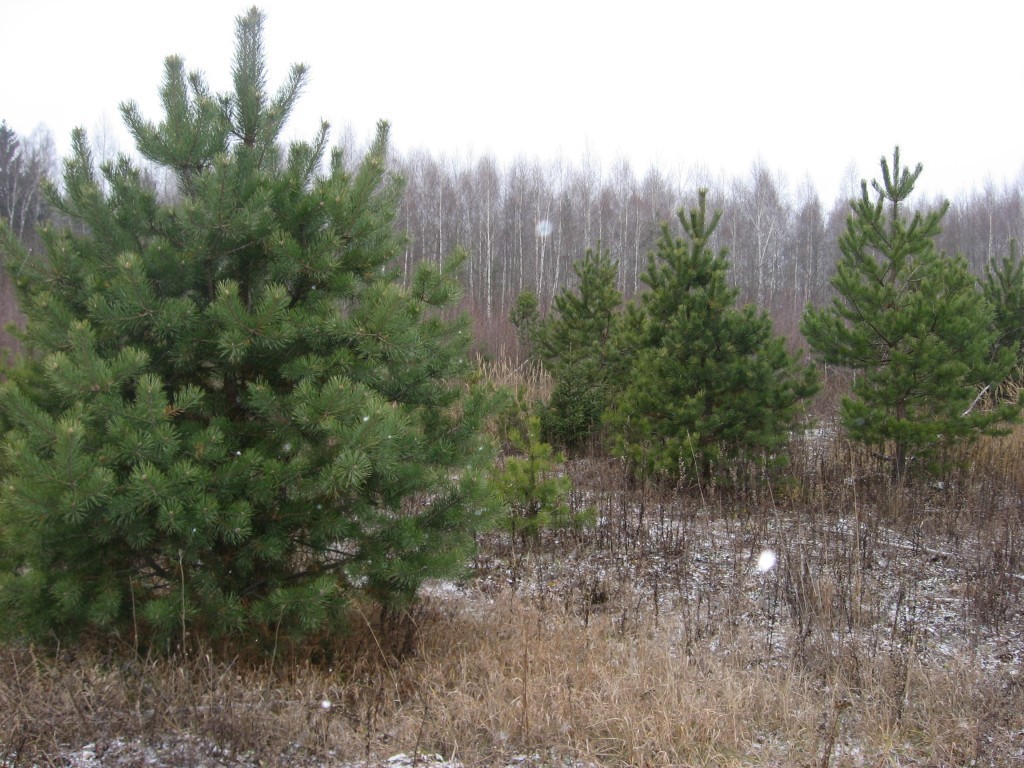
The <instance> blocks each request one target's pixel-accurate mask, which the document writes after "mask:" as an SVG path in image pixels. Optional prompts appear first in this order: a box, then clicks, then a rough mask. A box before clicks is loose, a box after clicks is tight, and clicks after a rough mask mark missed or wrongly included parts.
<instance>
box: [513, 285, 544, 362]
mask: <svg viewBox="0 0 1024 768" xmlns="http://www.w3.org/2000/svg"><path fill="white" fill-rule="evenodd" d="M508 319H509V322H510V323H512V325H513V326H515V329H516V336H517V337H518V339H519V345H520V347H521V348H522V349H523V350H524V352H525V353H526V354H529V353H530V351H531V350H532V349H533V334H534V330H535V329H536V327H537V323H538V322H539V321H540V302H539V301H538V300H537V294H535V293H534V292H533V291H521V292H520V293H519V295H518V296H516V303H515V304H514V305H513V306H512V311H511V312H509V316H508Z"/></svg>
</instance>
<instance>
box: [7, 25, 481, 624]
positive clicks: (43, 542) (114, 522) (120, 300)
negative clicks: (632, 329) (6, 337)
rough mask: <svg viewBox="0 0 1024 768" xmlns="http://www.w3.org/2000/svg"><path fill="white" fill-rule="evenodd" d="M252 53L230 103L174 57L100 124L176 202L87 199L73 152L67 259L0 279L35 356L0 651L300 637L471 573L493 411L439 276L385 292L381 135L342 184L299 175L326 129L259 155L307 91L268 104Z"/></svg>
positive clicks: (255, 51) (337, 166)
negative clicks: (60, 644) (151, 97)
mask: <svg viewBox="0 0 1024 768" xmlns="http://www.w3.org/2000/svg"><path fill="white" fill-rule="evenodd" d="M262 29H263V16H262V14H261V13H259V12H258V11H257V10H256V9H252V10H251V11H249V12H248V13H247V14H246V15H244V16H242V17H240V18H239V19H238V23H237V49H236V55H235V65H234V89H233V91H232V92H231V93H229V94H227V95H225V96H219V97H218V96H214V95H213V94H211V92H210V91H209V90H208V88H207V86H206V84H205V83H204V81H203V79H202V77H201V76H200V75H198V74H190V75H186V74H185V71H184V68H183V65H182V62H181V60H180V59H177V58H174V57H172V58H169V59H168V60H167V65H166V80H165V83H164V86H163V89H162V97H163V106H164V110H165V117H164V120H163V122H161V123H160V124H159V125H153V124H152V123H150V122H148V121H146V120H144V119H143V118H142V117H141V116H140V114H139V111H138V108H137V107H136V106H135V105H134V104H126V105H125V106H124V107H123V108H122V110H123V114H124V117H125V120H126V122H127V124H128V127H129V128H130V129H131V131H132V133H133V134H134V136H135V138H136V140H137V145H138V150H139V152H140V153H141V154H142V156H143V157H145V158H146V159H148V160H150V161H152V162H153V163H156V164H158V165H160V166H162V167H164V168H167V169H169V170H170V171H172V172H173V173H174V174H175V176H176V178H177V180H178V182H179V188H180V193H181V202H180V204H177V205H175V206H173V207H169V206H167V205H164V204H161V203H160V202H159V201H158V200H157V199H156V197H155V195H154V194H153V192H152V191H151V189H150V188H149V187H148V186H147V185H146V184H145V183H143V179H142V176H141V174H140V172H139V170H138V169H137V168H136V167H135V166H134V165H133V164H132V162H131V161H130V160H129V159H127V158H126V157H121V158H119V159H118V160H117V161H116V162H114V163H111V164H109V165H104V166H103V167H101V168H100V169H99V173H100V174H102V177H103V179H104V180H105V182H106V184H105V185H104V184H102V183H101V180H100V177H99V175H98V174H97V169H96V168H95V166H94V164H93V161H92V158H91V157H90V154H89V149H88V142H87V140H86V137H85V134H84V133H83V132H82V131H76V133H75V134H74V140H73V141H74V146H73V154H72V156H71V159H70V160H69V161H68V162H67V164H66V167H65V172H64V192H63V194H62V195H60V196H59V197H57V198H56V199H55V200H54V203H55V205H56V206H57V208H58V209H59V210H61V211H62V212H64V213H65V214H67V215H68V216H69V217H71V218H72V219H74V220H76V221H80V222H82V223H83V224H84V225H86V226H85V228H86V230H87V234H85V235H81V236H76V235H73V234H72V233H69V232H66V231H64V232H57V231H53V230H50V231H47V232H46V233H45V238H46V244H47V255H46V256H45V257H30V256H29V255H28V254H24V253H22V254H20V255H19V257H18V258H17V259H16V261H19V262H23V263H24V266H23V267H22V271H21V273H20V274H19V275H18V276H17V280H18V288H19V290H20V299H21V304H22V307H23V309H24V311H25V313H26V315H27V316H28V327H27V331H26V333H25V342H26V344H27V345H28V347H29V349H30V350H31V351H32V354H31V355H30V356H28V357H26V358H25V359H23V360H22V361H21V362H20V364H19V366H18V367H17V368H16V369H15V370H14V371H12V372H11V375H10V377H9V379H8V381H6V382H5V383H4V384H3V386H2V388H0V426H2V428H3V436H2V440H0V449H2V453H0V460H2V472H3V488H2V495H0V560H2V563H0V564H2V573H0V605H2V608H3V611H4V615H5V617H7V622H5V627H4V629H5V631H7V632H21V633H25V634H28V635H31V636H33V637H46V636H56V637H66V636H71V635H74V634H75V633H76V632H78V631H80V630H83V629H89V628H93V629H98V630H100V631H111V632H115V631H124V630H127V629H130V628H136V629H137V630H138V631H139V633H140V635H141V636H142V638H141V639H146V638H151V639H153V640H158V639H170V638H172V637H175V636H177V635H178V634H179V632H180V633H181V634H184V633H186V632H187V633H188V634H192V633H195V634H197V635H198V636H206V637H226V636H241V637H248V638H250V639H251V638H254V637H255V638H259V637H261V636H268V637H278V636H280V637H281V638H285V637H287V636H294V637H296V638H302V637H310V636H315V635H317V634H318V633H323V632H327V631H329V630H331V629H332V628H335V627H338V626H339V625H341V624H343V623H344V619H345V607H346V603H347V601H348V600H349V599H351V598H352V597H354V596H357V595H360V594H362V595H366V596H369V597H370V598H372V599H374V600H376V601H377V602H379V603H380V604H381V605H383V606H385V607H388V608H399V607H401V606H404V605H406V604H408V602H409V601H411V600H412V599H414V596H415V594H416V591H417V588H418V587H419V585H420V584H421V583H422V581H423V580H424V579H426V578H428V577H434V576H442V575H446V574H451V573H453V572H455V571H457V570H459V569H461V568H462V567H463V565H464V563H465V562H466V558H467V556H468V554H469V552H470V551H471V548H472V546H473V541H474V533H475V531H476V530H477V529H478V528H479V527H480V525H481V523H482V522H483V512H484V510H486V509H488V503H489V502H488V499H489V498H490V496H489V494H490V490H489V487H488V486H487V483H486V479H485V477H484V476H485V474H486V473H485V467H486V466H487V465H488V463H489V457H488V456H487V453H488V451H487V448H486V445H485V442H484V439H483V438H482V436H481V435H482V431H481V430H482V427H483V425H484V420H485V418H487V416H488V414H489V411H490V408H491V405H490V398H489V396H488V395H486V394H484V393H483V392H481V391H476V390H473V389H471V388H470V387H469V386H468V383H467V382H468V381H469V379H470V374H471V370H470V363H469V360H468V355H467V351H468V345H469V341H470V329H469V327H468V325H467V321H466V319H465V318H464V317H461V318H458V319H455V320H448V319H446V318H447V317H448V314H449V313H448V308H450V307H451V306H452V305H453V304H454V302H455V301H457V299H458V283H457V281H456V279H455V278H456V276H455V271H454V270H455V269H456V268H457V267H458V259H455V260H453V261H452V262H451V263H450V264H449V265H448V266H446V267H444V268H443V269H432V268H430V267H427V266H423V267H421V268H420V269H419V270H418V271H417V272H416V273H415V276H414V277H413V279H412V281H411V285H409V286H408V287H404V286H403V285H401V284H400V283H399V282H398V281H397V278H396V272H395V271H394V270H393V269H392V266H391V263H392V259H393V258H394V257H395V256H396V255H397V254H399V253H400V252H401V247H402V240H401V238H400V237H399V236H397V235H396V234H395V229H394V222H395V218H396V210H397V200H398V195H399V193H400V188H399V186H398V183H397V181H396V180H395V179H393V178H391V177H390V175H389V174H388V172H387V170H386V162H385V161H386V153H387V130H386V126H384V125H382V126H381V128H380V130H379V132H378V135H377V139H376V142H375V143H374V145H373V147H372V149H371V151H370V152H369V154H368V155H367V157H366V159H365V160H364V161H363V162H362V163H361V164H360V165H359V167H358V168H357V169H355V170H354V172H353V171H350V170H349V169H348V168H347V167H346V164H345V162H344V158H343V157H342V156H341V154H340V152H339V151H335V152H334V153H332V154H331V156H330V159H329V162H328V163H327V165H326V167H323V159H324V154H325V151H326V144H327V135H328V133H327V126H326V124H325V125H323V126H322V127H321V129H320V131H319V132H318V134H317V135H316V137H315V138H314V140H313V141H312V142H311V143H294V144H292V145H291V146H290V147H288V148H287V149H286V150H283V149H282V148H281V147H280V145H279V143H278V140H279V137H280V134H281V130H282V127H283V126H284V124H285V121H286V119H287V118H288V115H289V113H290V111H291V109H292V107H293V105H294V103H295V100H296V98H297V97H298V94H299V91H300V90H301V87H302V84H303V82H304V80H305V75H306V70H305V69H304V68H303V67H295V68H293V69H292V71H291V74H290V76H289V78H288V80H287V81H286V83H285V85H284V87H283V88H282V89H281V90H280V91H279V92H278V93H277V94H276V95H271V94H268V93H267V92H266V88H265V79H266V61H265V57H264V53H263V35H262ZM104 188H107V189H109V192H106V193H105V192H104V191H103V190H104ZM6 246H7V248H8V249H11V248H17V245H16V244H15V243H13V242H12V241H11V240H10V239H9V238H8V240H7V242H6Z"/></svg>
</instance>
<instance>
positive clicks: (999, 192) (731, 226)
mask: <svg viewBox="0 0 1024 768" xmlns="http://www.w3.org/2000/svg"><path fill="white" fill-rule="evenodd" d="M104 141H105V144H106V143H109V142H107V141H106V140H105V139H104ZM339 146H340V147H341V148H342V149H343V150H344V152H345V154H346V155H348V156H349V158H350V160H352V161H357V160H359V159H360V158H361V157H362V156H363V155H364V154H365V151H366V150H365V148H363V147H361V146H359V145H358V143H357V142H356V141H355V140H354V138H353V136H352V134H351V132H349V133H346V134H344V135H343V137H342V139H341V140H340V141H339ZM97 149H101V150H102V151H101V152H99V153H98V154H100V156H101V158H102V157H106V158H108V159H112V158H113V157H114V156H115V155H116V152H114V151H112V150H111V148H110V147H108V146H106V145H104V147H102V148H97ZM57 165H58V158H57V157H56V153H55V149H54V144H53V140H52V137H50V136H49V134H48V133H47V132H46V130H45V129H42V128H41V129H37V130H36V131H35V132H34V133H33V135H32V136H30V137H18V136H17V135H16V134H14V132H13V131H11V130H10V129H9V128H7V126H6V125H4V126H3V129H2V131H0V184H2V188H0V215H2V216H3V217H4V220H5V221H7V222H8V224H9V226H10V227H11V228H12V229H13V231H15V233H16V234H17V235H18V236H19V237H21V238H22V239H23V241H26V242H27V243H29V244H33V243H35V244H36V245H38V242H37V240H36V239H35V238H36V236H35V234H34V228H35V226H36V225H37V224H39V223H40V222H42V221H45V220H46V219H47V217H53V216H54V215H55V212H54V211H52V210H49V209H48V208H47V206H46V203H45V199H44V196H43V195H42V193H41V191H40V185H41V184H42V183H47V182H51V181H55V180H56V179H57V177H58V173H57V170H58V169H57ZM388 166H389V168H390V169H391V172H392V173H394V174H396V175H397V176H399V177H400V178H401V179H402V182H403V192H402V196H401V203H400V207H399V214H398V218H397V221H396V226H397V228H398V230H399V231H400V232H402V233H404V234H405V236H406V239H405V245H404V247H403V250H402V253H401V256H400V258H399V260H398V267H399V268H400V269H401V271H402V274H403V276H404V277H405V278H406V279H408V278H409V276H410V275H411V274H412V272H413V270H414V268H415V265H416V264H418V263H419V262H421V261H426V262H433V263H435V264H439V263H441V262H442V261H443V260H444V259H445V258H446V257H447V256H448V255H449V254H451V253H452V252H453V251H455V250H457V249H463V250H465V251H466V254H467V260H466V265H465V267H464V271H463V275H462V282H463V288H464V297H463V306H464V307H465V308H467V309H468V310H469V311H470V312H471V314H472V315H473V317H474V320H475V322H476V325H477V333H478V336H479V337H480V339H481V343H482V344H484V345H485V346H486V347H488V350H489V351H490V352H492V353H494V354H500V353H501V352H502V350H504V352H506V353H512V352H514V347H512V346H511V345H510V341H511V337H510V330H509V327H508V322H507V321H508V317H509V313H510V312H511V311H512V308H513V307H514V306H515V302H516V299H517V297H518V296H519V294H520V293H521V292H522V291H524V290H529V291H531V292H532V293H534V294H535V295H536V296H537V298H538V301H539V302H540V305H541V307H542V308H547V307H549V306H550V305H551V302H552V300H553V298H554V296H555V295H556V294H557V293H558V291H559V290H561V289H562V288H564V287H571V286H572V285H574V281H575V280H576V277H575V274H574V272H573V269H572V265H573V263H574V262H575V261H576V260H578V259H580V258H582V257H583V255H584V254H585V252H586V250H587V249H588V248H603V249H606V250H607V251H608V253H609V254H610V255H611V257H612V258H613V259H614V260H615V262H616V264H617V265H618V272H617V275H616V282H617V286H618V288H619V290H621V291H622V292H623V295H624V296H625V297H626V298H629V297H631V296H632V295H633V294H634V293H635V292H636V291H637V290H639V289H640V288H641V287H642V286H641V284H642V275H643V272H644V269H645V264H646V259H647V254H648V253H649V252H650V251H651V250H652V249H653V248H654V247H655V243H656V240H657V237H658V236H659V234H660V231H661V226H662V224H663V223H668V224H669V225H670V227H673V229H674V230H675V231H676V232H677V233H678V231H679V230H678V226H679V225H678V220H677V217H676V214H677V212H678V211H679V210H681V209H688V208H689V207H690V206H692V205H694V204H695V203H696V201H697V194H698V190H699V189H705V190H707V201H708V205H709V207H711V208H712V209H714V210H720V211H722V219H721V223H720V225H719V226H718V228H717V229H716V230H715V232H714V233H713V235H712V240H711V243H710V245H711V246H712V247H713V248H719V247H724V248H727V249H728V252H729V261H730V267H731V268H730V272H729V278H728V279H729V282H730V285H731V286H732V287H735V288H736V289H737V290H738V292H739V293H738V300H739V302H740V303H744V304H746V303H750V304H754V305H756V306H757V307H759V308H761V309H764V310H765V311H767V312H768V313H769V315H770V316H771V317H772V319H773V321H774V323H775V325H776V327H777V328H778V329H779V331H780V332H781V333H782V334H783V335H784V336H786V337H787V338H789V339H791V340H796V339H798V337H799V322H800V316H801V314H802V312H803V310H804V307H805V306H807V305H808V304H813V305H816V306H820V305H821V304H823V303H824V302H826V301H827V300H828V299H829V298H830V297H831V296H832V288H831V286H830V283H829V281H830V279H831V277H832V276H833V274H834V272H835V265H836V263H837V261H838V259H839V257H840V251H839V248H838V240H839V236H840V235H841V233H842V231H843V228H844V226H845V222H846V219H847V217H848V216H849V214H850V202H851V200H853V199H854V198H855V197H856V196H857V184H858V183H859V179H854V178H852V177H851V178H850V179H849V180H848V183H846V184H845V186H844V188H843V189H841V190H838V191H837V194H836V195H835V197H834V199H833V202H831V203H827V202H826V201H825V199H823V197H822V195H821V194H820V192H819V191H818V190H816V189H815V188H814V187H813V185H812V184H811V183H810V182H809V181H806V180H805V181H804V182H802V183H800V184H798V185H796V187H795V188H794V186H793V185H792V184H791V183H790V182H789V181H788V180H787V178H786V176H785V174H784V173H782V172H779V171H776V170H773V169H771V168H769V167H768V166H767V165H766V164H765V163H763V162H761V161H757V162H754V163H752V164H751V167H750V169H749V171H748V172H747V173H746V174H744V175H742V176H735V177H731V178H727V177H713V176H710V175H709V174H706V173H697V172H695V173H692V174H690V175H689V176H687V177H686V178H681V177H679V176H670V175H667V174H665V173H663V172H661V171H660V170H658V169H657V168H651V169H648V170H647V171H646V172H644V173H642V174H638V173H637V171H636V169H634V168H633V167H632V166H631V165H630V164H629V162H628V161H627V160H625V159H620V160H618V161H616V162H614V163H612V164H611V165H610V166H609V167H607V168H606V167H604V166H602V165H601V163H600V162H599V161H597V160H596V159H594V158H592V157H591V158H584V159H582V160H581V161H580V162H578V163H575V164H574V163H570V162H566V161H556V162H553V163H543V162H541V161H539V160H529V159H527V158H525V157H523V158H519V159H517V160H515V161H513V162H511V163H509V164H507V165H502V164H500V163H499V162H498V161H497V160H496V159H495V158H494V157H493V156H489V155H482V156H480V157H478V158H472V159H466V158H455V157H451V156H447V155H439V154H435V153H432V152H430V151H427V150H413V151H410V152H408V153H405V154H402V153H399V152H397V151H396V150H394V149H389V155H388ZM142 170H143V173H144V175H146V176H147V177H148V183H150V184H152V185H153V187H154V188H155V189H158V191H159V192H160V194H161V196H162V197H164V198H168V197H173V196H175V195H176V194H177V192H176V190H175V188H174V184H173V181H170V182H169V181H168V180H167V179H166V177H165V176H164V175H162V174H161V172H160V170H159V168H157V167H155V166H146V165H145V164H143V166H142ZM954 192H956V194H955V195H954V196H953V197H952V198H951V200H950V208H949V212H948V214H947V216H946V217H945V218H944V221H943V225H942V230H941V232H940V233H939V234H938V235H937V237H936V245H937V247H938V248H939V249H940V250H941V251H944V252H946V253H949V254H960V255H963V256H964V258H966V260H967V263H968V265H969V267H970V269H971V271H972V273H974V274H975V275H978V276H981V275H983V274H984V272H985V269H986V266H987V265H989V264H992V263H993V262H995V261H997V260H998V259H1000V258H1002V257H1003V256H1005V255H1006V254H1007V253H1008V249H1009V243H1010V241H1012V240H1017V241H1020V240H1022V239H1024V178H1019V179H1017V180H1016V181H1015V182H1013V183H1011V184H1005V185H1002V186H998V185H995V184H993V183H991V182H989V183H985V184H984V185H983V186H981V187H979V188H975V189H973V190H970V191H964V190H961V191H954ZM940 202H941V201H940V200H937V199H932V200H915V201H914V203H913V204H914V205H919V206H921V207H934V206H936V205H938V204H940ZM64 223H68V222H64ZM11 300H12V296H11V294H10V291H9V290H7V291H6V292H4V296H3V302H4V305H5V308H4V317H5V318H6V319H7V320H10V319H12V318H13V317H14V315H15V310H14V309H13V308H12V307H11Z"/></svg>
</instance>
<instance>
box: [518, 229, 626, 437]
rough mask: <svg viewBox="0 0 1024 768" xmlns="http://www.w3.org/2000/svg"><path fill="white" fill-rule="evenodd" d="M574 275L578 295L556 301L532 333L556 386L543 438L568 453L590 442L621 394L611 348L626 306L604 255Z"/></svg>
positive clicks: (593, 256)
mask: <svg viewBox="0 0 1024 768" xmlns="http://www.w3.org/2000/svg"><path fill="white" fill-rule="evenodd" d="M573 270H574V271H575V273H576V276H577V278H578V287H577V289H575V290H573V289H568V288H567V289H564V290H563V291H561V292H560V293H559V294H558V295H556V296H555V299H554V308H553V310H552V312H551V313H550V314H549V315H548V316H547V317H546V318H545V319H544V321H543V322H542V323H540V324H538V326H537V328H536V330H535V333H534V339H535V344H534V346H535V347H536V349H537V352H538V355H539V356H540V358H541V360H542V361H543V362H544V367H545V368H546V369H547V370H548V372H549V373H550V374H551V376H552V378H553V379H554V382H555V386H554V390H553V392H552V394H551V399H550V401H549V402H548V403H547V405H546V406H545V408H544V409H543V411H542V413H541V426H542V433H543V435H544V437H545V439H547V440H551V441H553V442H556V443H558V444H560V445H563V446H565V447H567V448H572V447H576V446H579V445H580V444H581V443H583V442H584V441H585V440H586V439H587V438H589V437H590V436H591V434H592V432H593V431H594V429H595V428H596V426H597V425H598V424H600V421H601V415H602V413H604V411H605V409H606V408H607V407H608V405H609V404H610V403H611V400H612V398H613V397H614V395H615V393H616V392H617V391H618V390H620V389H621V383H620V382H618V381H616V379H617V378H618V376H619V374H620V372H621V365H620V363H619V360H618V358H617V356H616V355H615V352H614V347H613V344H612V342H613V337H614V334H613V331H614V327H615V322H616V318H617V314H618V310H619V308H620V307H621V305H622V294H621V293H620V292H619V290H618V288H617V287H616V284H615V280H616V275H617V274H618V267H617V266H616V264H615V262H614V261H613V260H612V258H611V256H610V255H609V254H608V252H607V251H606V250H603V249H598V250H596V251H595V250H590V249H588V250H587V252H586V254H585V255H584V257H583V259H581V260H580V261H577V262H576V263H575V264H573Z"/></svg>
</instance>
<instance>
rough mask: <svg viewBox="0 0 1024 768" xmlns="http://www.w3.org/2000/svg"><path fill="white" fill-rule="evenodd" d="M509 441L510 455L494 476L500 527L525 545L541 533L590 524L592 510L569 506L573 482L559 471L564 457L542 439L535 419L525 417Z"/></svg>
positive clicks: (511, 434) (510, 435) (538, 424)
mask: <svg viewBox="0 0 1024 768" xmlns="http://www.w3.org/2000/svg"><path fill="white" fill-rule="evenodd" d="M509 441H510V443H511V448H512V450H513V454H512V455H510V456H508V457H506V458H505V461H504V464H503V466H502V468H501V469H500V470H499V471H498V472H497V473H496V475H495V483H496V486H497V488H498V490H499V492H500V494H501V497H502V500H503V501H504V504H505V515H504V517H503V518H501V523H500V524H501V527H502V528H504V529H505V530H507V531H508V532H509V533H511V534H512V536H513V537H514V538H518V539H520V540H521V541H523V542H526V541H528V540H530V539H535V538H537V536H539V535H540V533H541V531H543V530H548V529H559V528H568V527H577V528H578V527H581V526H583V525H586V524H589V523H591V522H593V519H594V511H593V510H592V509H585V510H583V511H582V512H575V511H573V509H572V507H571V506H570V505H569V503H568V496H569V493H570V492H571V491H572V481H571V480H570V479H569V477H568V476H567V475H565V474H561V473H559V472H558V465H559V464H562V463H564V461H565V457H564V456H562V455H561V454H559V453H556V452H555V450H554V449H553V448H552V446H551V445H550V444H549V443H546V442H544V441H543V440H541V436H540V420H539V419H538V418H537V417H536V416H531V417H529V418H527V419H526V424H525V425H524V428H522V429H515V428H513V429H512V430H511V431H510V433H509Z"/></svg>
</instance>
